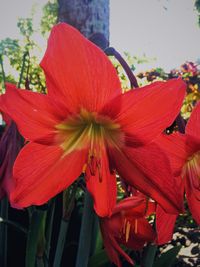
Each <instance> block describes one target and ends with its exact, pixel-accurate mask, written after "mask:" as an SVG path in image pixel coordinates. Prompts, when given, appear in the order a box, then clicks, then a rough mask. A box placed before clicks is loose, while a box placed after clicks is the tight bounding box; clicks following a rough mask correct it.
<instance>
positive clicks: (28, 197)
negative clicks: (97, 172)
mask: <svg viewBox="0 0 200 267" xmlns="http://www.w3.org/2000/svg"><path fill="white" fill-rule="evenodd" d="M85 160H86V152H85V151H74V152H72V153H71V154H69V155H66V156H64V155H63V151H62V150H61V149H60V148H59V147H55V146H44V145H39V144H35V143H29V144H28V145H26V146H25V147H24V148H23V149H22V150H21V152H20V153H19V156H18V158H17V160H16V162H15V165H14V178H15V180H16V189H15V190H14V191H13V193H12V194H11V202H14V203H15V204H17V205H18V206H21V207H27V206H30V205H41V204H44V203H45V202H47V201H48V200H49V199H50V198H52V197H53V196H55V195H56V194H58V193H59V192H61V191H62V190H64V189H66V188H67V187H68V186H69V185H70V184H71V183H72V182H73V181H74V180H75V179H76V178H77V177H78V176H79V175H80V174H81V172H82V167H83V165H84V163H85Z"/></svg>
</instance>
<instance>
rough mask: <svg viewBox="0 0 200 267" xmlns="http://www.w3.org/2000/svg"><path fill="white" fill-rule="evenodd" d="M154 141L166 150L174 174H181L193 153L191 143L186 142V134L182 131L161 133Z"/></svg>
mask: <svg viewBox="0 0 200 267" xmlns="http://www.w3.org/2000/svg"><path fill="white" fill-rule="evenodd" d="M154 142H155V143H156V144H157V145H158V146H159V147H160V148H161V149H163V150H164V151H165V154H166V155H167V157H168V158H169V160H170V164H171V168H172V171H173V173H174V175H175V176H179V175H180V173H181V171H182V168H183V166H184V164H185V162H186V160H187V158H188V156H189V155H190V154H191V153H192V149H191V147H190V146H189V143H188V144H187V143H186V135H184V134H181V133H173V134H170V135H166V134H161V135H160V136H159V137H158V138H157V139H156V140H155V141H154Z"/></svg>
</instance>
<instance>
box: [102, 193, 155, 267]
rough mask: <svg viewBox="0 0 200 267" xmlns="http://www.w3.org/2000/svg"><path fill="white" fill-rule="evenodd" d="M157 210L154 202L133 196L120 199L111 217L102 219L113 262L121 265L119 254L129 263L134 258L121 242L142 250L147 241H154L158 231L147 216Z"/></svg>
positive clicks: (104, 238) (108, 250)
mask: <svg viewBox="0 0 200 267" xmlns="http://www.w3.org/2000/svg"><path fill="white" fill-rule="evenodd" d="M153 211H155V205H154V203H153V202H149V201H148V200H147V199H145V198H143V197H141V196H133V197H129V198H126V199H124V200H122V201H120V202H119V203H118V204H117V205H116V207H115V208H114V210H113V214H112V216H111V217H109V218H102V219H100V228H101V232H102V236H103V241H104V246H105V249H106V252H107V254H108V256H109V258H110V260H111V261H112V262H114V263H115V264H116V265H117V266H118V267H120V266H121V262H120V259H119V254H121V255H122V256H123V257H124V258H125V259H126V260H127V261H128V262H129V263H131V264H133V261H132V259H131V258H130V257H129V256H128V255H127V254H126V253H125V252H124V251H123V250H122V248H121V247H120V246H119V244H122V245H125V246H126V247H127V248H131V249H133V250H140V249H142V248H143V246H144V245H145V243H147V242H153V241H154V240H155V238H156V233H155V232H154V230H153V228H152V227H151V225H150V224H149V222H148V220H147V219H146V216H148V215H149V214H150V213H152V212H153Z"/></svg>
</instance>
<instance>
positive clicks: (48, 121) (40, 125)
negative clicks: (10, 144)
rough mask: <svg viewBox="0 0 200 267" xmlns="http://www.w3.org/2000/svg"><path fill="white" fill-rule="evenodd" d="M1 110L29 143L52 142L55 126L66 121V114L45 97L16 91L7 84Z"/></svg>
mask: <svg viewBox="0 0 200 267" xmlns="http://www.w3.org/2000/svg"><path fill="white" fill-rule="evenodd" d="M0 101H1V102H0V104H1V108H2V109H3V110H4V111H5V112H6V113H7V114H9V116H10V117H11V118H12V119H13V120H14V121H15V122H16V123H17V126H18V129H19V131H20V132H21V133H22V135H23V136H24V137H25V138H26V139H28V140H31V141H36V140H39V139H41V142H42V143H43V142H44V143H45V142H51V143H52V142H53V140H54V135H55V125H56V124H58V123H59V122H60V121H61V120H63V119H66V117H67V115H68V112H67V110H66V108H65V109H64V107H63V106H62V105H60V103H56V102H53V101H52V100H51V99H50V98H49V97H48V96H47V95H44V94H39V93H33V92H31V91H28V90H21V89H16V87H15V86H14V85H11V84H7V87H6V94H5V95H2V96H1V100H0Z"/></svg>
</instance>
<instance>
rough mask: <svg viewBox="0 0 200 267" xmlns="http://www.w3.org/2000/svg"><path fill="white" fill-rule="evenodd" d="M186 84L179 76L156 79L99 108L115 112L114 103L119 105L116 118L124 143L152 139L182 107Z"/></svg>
mask: <svg viewBox="0 0 200 267" xmlns="http://www.w3.org/2000/svg"><path fill="white" fill-rule="evenodd" d="M185 88H186V85H185V83H184V82H183V81H182V80H180V79H177V80H175V79H174V80H170V81H168V82H155V83H152V84H151V85H148V86H145V87H143V88H139V89H135V90H131V91H129V92H127V93H125V94H123V95H121V96H118V97H116V98H115V99H113V101H111V103H110V105H107V106H106V109H104V110H103V111H102V112H103V113H106V112H108V113H110V112H111V111H113V110H114V111H115V112H116V110H117V108H115V106H118V105H121V109H120V113H118V115H117V116H116V118H115V120H116V122H117V123H119V124H120V125H121V128H122V130H123V131H124V132H125V135H126V141H127V143H128V144H129V145H133V146H138V145H141V144H144V143H147V142H149V141H152V140H153V139H155V137H156V136H158V135H159V134H160V133H161V132H162V131H163V130H164V129H165V128H166V127H168V126H170V125H171V124H172V122H173V121H174V120H175V118H176V116H177V114H178V112H179V110H180V108H181V105H182V102H183V98H184V96H185ZM109 110H111V111H109ZM113 113H114V112H113Z"/></svg>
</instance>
